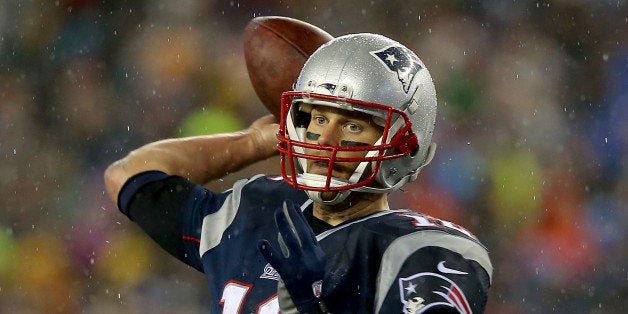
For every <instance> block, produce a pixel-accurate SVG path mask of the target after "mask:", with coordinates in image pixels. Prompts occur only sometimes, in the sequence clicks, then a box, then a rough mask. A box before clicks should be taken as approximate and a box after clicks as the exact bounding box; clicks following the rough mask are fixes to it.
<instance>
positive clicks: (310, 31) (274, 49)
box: [244, 16, 333, 118]
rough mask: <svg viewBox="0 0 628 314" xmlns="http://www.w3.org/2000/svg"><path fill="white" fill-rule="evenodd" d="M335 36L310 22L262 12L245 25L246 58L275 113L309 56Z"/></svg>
mask: <svg viewBox="0 0 628 314" xmlns="http://www.w3.org/2000/svg"><path fill="white" fill-rule="evenodd" d="M332 38H333V36H331V35H330V34H328V33H327V32H325V31H324V30H322V29H320V28H318V27H316V26H314V25H311V24H309V23H306V22H303V21H300V20H297V19H293V18H289V17H282V16H260V17H256V18H254V19H253V20H251V21H250V22H249V24H248V25H247V26H246V28H245V29H244V58H245V60H246V67H247V69H248V72H249V78H250V79H251V83H252V85H253V88H254V89H255V92H256V93H257V96H258V97H259V99H260V100H261V101H262V103H263V104H264V106H265V107H266V108H267V109H268V111H270V112H271V113H272V114H274V115H275V117H277V118H279V115H280V113H281V94H282V93H283V92H285V91H289V90H291V89H292V85H293V84H294V83H295V82H296V79H297V77H298V76H299V73H300V72H301V68H302V67H303V64H305V61H306V60H307V59H308V58H309V56H310V55H311V54H312V53H313V52H314V51H315V50H316V49H317V48H318V47H320V46H321V45H322V44H324V43H326V42H328V41H329V40H331V39H332Z"/></svg>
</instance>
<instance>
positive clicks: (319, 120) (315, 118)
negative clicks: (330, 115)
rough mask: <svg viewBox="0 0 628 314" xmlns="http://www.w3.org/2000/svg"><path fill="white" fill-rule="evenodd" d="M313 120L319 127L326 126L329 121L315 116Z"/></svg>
mask: <svg viewBox="0 0 628 314" xmlns="http://www.w3.org/2000/svg"><path fill="white" fill-rule="evenodd" d="M312 120H313V121H314V122H315V123H316V124H318V125H324V124H325V123H326V122H327V119H326V118H325V117H323V116H313V117H312Z"/></svg>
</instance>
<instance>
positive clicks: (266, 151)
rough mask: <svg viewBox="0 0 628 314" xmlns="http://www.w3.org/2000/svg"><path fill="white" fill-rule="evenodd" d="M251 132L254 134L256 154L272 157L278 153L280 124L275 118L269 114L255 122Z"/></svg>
mask: <svg viewBox="0 0 628 314" xmlns="http://www.w3.org/2000/svg"><path fill="white" fill-rule="evenodd" d="M249 131H251V132H252V134H253V146H254V151H255V153H256V154H258V155H260V156H264V157H270V156H272V155H275V154H277V153H278V151H277V143H278V142H279V141H278V140H277V132H279V124H278V122H277V118H275V116H273V115H272V114H269V115H266V116H263V117H261V118H259V119H257V120H255V121H254V122H253V123H252V124H251V126H250V127H249Z"/></svg>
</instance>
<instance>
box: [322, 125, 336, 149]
mask: <svg viewBox="0 0 628 314" xmlns="http://www.w3.org/2000/svg"><path fill="white" fill-rule="evenodd" d="M319 132H320V134H319V136H318V140H317V142H318V144H319V145H325V146H338V144H339V143H340V132H339V130H338V126H337V125H335V124H333V123H330V124H327V125H325V126H324V127H322V128H321V129H320V130H319Z"/></svg>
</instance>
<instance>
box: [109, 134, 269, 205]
mask: <svg viewBox="0 0 628 314" xmlns="http://www.w3.org/2000/svg"><path fill="white" fill-rule="evenodd" d="M267 133H269V132H268V131H260V130H259V129H253V128H250V129H247V130H244V131H241V132H234V133H226V134H217V135H208V136H196V137H188V138H179V139H167V140H162V141H158V142H154V143H150V144H147V145H145V146H142V147H140V148H138V149H136V150H134V151H132V152H131V153H130V154H128V155H127V156H126V157H124V158H123V159H121V160H119V161H117V162H115V163H113V164H112V165H111V166H109V168H107V170H106V171H105V183H106V187H107V192H108V193H109V196H110V197H111V199H112V200H114V201H116V200H117V197H118V193H119V192H120V189H121V188H122V186H123V185H124V183H125V182H126V180H127V179H128V178H130V177H131V176H133V175H135V174H138V173H140V172H143V171H148V170H159V171H163V172H165V173H167V174H171V175H178V176H182V177H186V178H189V179H191V180H192V181H194V182H196V183H199V184H204V183H207V182H209V181H212V180H214V179H218V178H220V177H222V176H224V175H226V174H228V173H230V172H235V171H238V170H240V169H242V168H243V167H245V166H248V165H250V164H252V163H254V162H257V161H260V160H263V159H266V158H268V157H270V156H272V155H273V154H274V153H275V148H274V143H273V140H271V139H270V138H269V136H268V134H267Z"/></svg>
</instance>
